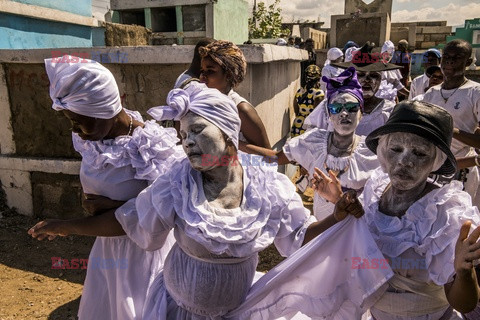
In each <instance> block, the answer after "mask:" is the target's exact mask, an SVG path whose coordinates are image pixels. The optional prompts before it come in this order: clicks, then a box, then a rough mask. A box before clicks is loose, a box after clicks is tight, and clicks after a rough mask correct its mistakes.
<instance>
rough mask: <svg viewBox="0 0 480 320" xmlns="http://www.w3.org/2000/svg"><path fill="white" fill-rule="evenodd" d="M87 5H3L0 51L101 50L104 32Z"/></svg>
mask: <svg viewBox="0 0 480 320" xmlns="http://www.w3.org/2000/svg"><path fill="white" fill-rule="evenodd" d="M91 16H92V4H91V1H90V0H86V1H54V0H17V1H1V2H0V49H31V48H65V47H81V46H102V45H104V44H105V42H104V39H103V33H104V29H103V28H102V27H101V25H100V24H99V22H98V20H96V19H93V18H92V17H91Z"/></svg>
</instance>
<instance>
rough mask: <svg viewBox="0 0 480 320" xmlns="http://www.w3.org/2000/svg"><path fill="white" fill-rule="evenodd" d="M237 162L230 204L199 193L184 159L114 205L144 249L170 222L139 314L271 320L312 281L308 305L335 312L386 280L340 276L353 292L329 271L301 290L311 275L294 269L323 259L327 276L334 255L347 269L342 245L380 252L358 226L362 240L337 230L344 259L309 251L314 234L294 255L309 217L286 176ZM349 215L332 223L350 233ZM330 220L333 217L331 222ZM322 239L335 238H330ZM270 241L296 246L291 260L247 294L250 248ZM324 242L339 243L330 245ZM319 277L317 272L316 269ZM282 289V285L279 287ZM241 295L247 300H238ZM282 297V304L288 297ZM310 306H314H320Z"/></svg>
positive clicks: (376, 275)
mask: <svg viewBox="0 0 480 320" xmlns="http://www.w3.org/2000/svg"><path fill="white" fill-rule="evenodd" d="M240 155H242V153H240ZM239 158H240V159H241V158H242V157H239ZM242 169H243V185H244V192H243V198H242V202H241V205H240V207H238V208H234V209H221V208H216V207H212V206H211V205H210V204H209V202H208V201H207V199H206V197H205V194H204V191H203V183H202V175H201V173H200V172H198V171H195V170H194V169H192V167H191V165H190V163H189V162H188V160H184V161H182V162H181V163H177V164H176V165H175V166H174V167H173V168H172V170H171V174H170V175H164V176H160V177H159V178H158V179H157V180H156V181H155V182H154V183H153V184H152V185H151V186H149V187H148V188H147V189H145V190H144V191H142V192H141V193H140V194H139V195H138V197H137V199H136V200H134V199H132V200H130V201H128V202H127V203H126V204H124V205H123V206H122V207H120V208H119V209H117V211H116V213H115V215H116V217H117V219H118V221H119V222H120V223H121V225H122V227H123V229H124V230H125V231H126V232H127V234H128V235H129V237H130V238H132V239H134V241H135V242H136V243H137V244H138V245H139V246H140V247H142V248H144V249H146V250H155V249H157V248H159V247H161V246H162V243H163V241H164V239H165V236H166V233H168V232H169V230H171V229H172V228H174V230H175V238H176V244H175V245H174V247H173V248H172V250H171V251H170V253H169V255H168V257H167V259H166V261H165V267H164V270H163V272H162V273H160V274H159V275H158V276H157V278H156V279H155V280H154V282H153V284H152V286H151V287H150V288H149V290H148V298H147V303H146V304H145V308H144V315H143V319H144V320H150V319H152V320H153V319H175V320H181V319H228V318H233V319H275V318H276V317H278V316H283V315H285V312H287V313H288V314H290V313H293V314H295V313H296V312H297V311H298V310H299V307H298V306H302V301H303V302H304V301H306V300H304V299H306V298H307V297H308V295H309V293H308V292H312V290H315V289H318V288H321V289H324V288H325V290H322V293H323V292H326V293H325V295H324V296H323V295H322V296H313V297H310V298H311V302H318V301H321V302H322V304H319V305H317V306H316V307H317V308H320V309H322V310H321V312H324V313H325V312H329V313H328V314H331V313H332V312H336V311H338V309H339V308H341V307H342V305H343V304H342V303H343V302H344V301H346V300H348V301H353V302H350V303H349V304H348V308H347V309H348V311H344V312H352V309H355V307H354V306H355V305H358V304H361V303H362V302H363V301H364V300H365V299H366V298H367V297H369V296H370V295H371V294H372V292H374V291H375V290H376V289H378V287H379V286H381V285H382V284H383V283H384V282H386V279H387V276H388V275H387V274H386V273H385V272H372V271H371V270H368V271H365V272H364V273H363V275H362V276H361V277H360V276H359V277H357V276H355V277H353V276H352V278H353V280H352V279H350V281H352V283H354V284H356V283H357V284H359V285H358V286H356V288H358V290H351V289H349V288H348V287H345V286H344V283H345V274H343V275H342V276H340V277H337V278H338V282H337V281H332V282H333V284H328V285H325V287H322V286H321V285H320V283H321V282H320V280H319V281H316V282H315V284H316V285H314V286H311V288H306V287H305V285H308V284H311V283H312V280H311V278H310V277H311V275H310V277H308V278H307V279H305V278H302V281H301V282H299V280H300V277H299V274H296V270H299V269H298V268H302V267H306V266H308V268H309V269H308V271H310V272H311V273H312V274H314V273H315V271H316V270H314V269H312V268H314V267H318V266H319V265H320V264H321V262H322V261H323V262H324V263H323V270H325V271H328V274H330V272H331V265H330V264H328V265H327V263H326V262H332V263H336V262H338V263H339V264H342V263H343V265H344V269H345V270H347V272H348V273H350V272H352V271H351V270H350V261H349V260H348V258H346V257H349V256H350V253H351V252H356V251H358V254H359V255H362V256H363V255H372V256H375V253H377V254H378V255H380V256H381V254H380V252H379V251H378V249H376V245H375V243H374V242H373V239H371V237H370V236H369V235H368V232H366V227H365V228H364V229H365V230H363V232H360V234H367V235H366V236H365V237H364V239H367V241H365V242H359V241H358V239H355V240H354V239H351V238H349V237H348V236H346V237H343V239H345V241H347V242H348V243H349V244H350V246H351V247H353V249H352V250H350V251H349V252H348V253H346V256H345V257H344V256H343V253H345V252H343V253H341V254H342V257H341V258H340V257H337V258H338V259H333V258H332V257H331V253H330V252H325V254H323V255H321V254H315V250H319V248H322V247H323V246H322V244H323V242H320V245H319V246H318V245H317V247H315V244H314V243H315V241H312V242H311V243H313V244H312V245H311V246H310V244H309V246H306V249H307V250H308V251H307V252H306V253H303V254H302V252H303V251H302V250H303V249H304V248H302V249H300V250H298V249H299V248H300V246H301V245H302V242H303V240H304V237H305V232H306V229H307V227H308V226H309V225H310V224H311V223H312V222H313V221H315V219H314V218H313V217H312V216H311V215H310V214H309V211H308V210H307V209H305V208H304V207H303V204H302V201H301V199H300V197H299V195H298V194H297V193H296V192H295V187H294V186H293V184H292V183H291V182H290V180H289V179H288V178H287V177H286V176H285V175H282V174H280V173H278V172H277V171H276V167H272V166H252V165H251V166H242ZM355 222H360V221H359V220H355V219H353V220H348V221H345V223H340V224H338V228H344V229H345V228H346V229H348V228H351V229H355V230H357V231H358V230H360V229H361V228H362V224H356V223H355ZM363 225H364V224H363ZM335 227H337V225H335V226H334V227H332V228H335ZM346 232H347V233H342V232H335V231H332V233H331V234H333V235H337V237H338V236H339V235H341V234H343V235H347V234H348V235H349V234H350V233H348V231H346ZM368 237H370V241H368ZM318 238H320V237H317V239H318ZM326 239H327V240H326V241H327V242H328V240H329V239H330V238H329V237H328V233H327V237H326ZM324 241H325V239H324ZM331 242H333V243H334V244H337V245H339V243H340V245H341V241H337V239H335V241H333V240H332V241H331ZM272 243H275V245H276V247H277V249H278V250H279V252H280V253H281V254H282V255H284V256H289V255H291V254H292V253H294V252H295V251H296V252H295V254H296V255H297V259H294V260H293V261H292V260H289V259H287V260H286V261H288V262H287V264H283V263H282V264H281V265H279V266H277V267H276V268H275V269H274V270H272V271H273V272H272V271H270V272H268V273H267V274H266V275H265V276H264V277H262V278H260V280H259V282H257V284H258V283H260V284H259V285H258V286H257V289H256V290H253V292H251V291H250V289H251V285H252V281H253V278H254V274H255V269H256V266H257V262H258V252H259V251H261V250H263V249H265V248H266V247H268V246H269V245H270V244H272ZM343 244H345V243H343ZM342 247H343V246H342ZM360 247H361V248H362V250H361V251H360V250H359V248H360ZM309 248H310V249H309ZM334 249H336V250H338V251H340V248H334ZM297 250H298V251H297ZM298 255H300V257H298ZM318 257H319V258H318ZM315 259H320V260H315ZM308 261H310V263H307V262H308ZM315 274H316V273H315ZM353 274H354V272H352V275H353ZM270 275H272V276H270ZM265 277H266V278H265ZM319 277H320V278H321V277H322V274H321V273H320V274H319ZM275 279H276V281H275ZM358 279H360V280H358ZM355 280H356V281H355ZM292 283H295V284H296V285H297V287H295V290H290V291H289V292H288V294H282V293H283V292H284V291H282V290H281V291H278V290H276V289H277V288H280V287H281V286H286V287H287V288H288V287H289V284H292ZM342 284H343V285H342ZM272 286H273V288H272ZM283 290H286V288H285V287H283ZM287 291H288V290H287ZM352 292H355V293H354V294H352ZM359 292H361V293H359ZM272 294H273V295H274V296H272ZM247 295H249V297H250V298H248V299H247V300H245V299H246V297H247ZM350 295H352V296H351V297H349V296H350ZM302 296H303V298H302ZM285 297H289V298H290V299H293V300H295V301H296V304H295V303H294V305H295V306H297V307H295V308H294V309H290V310H287V309H288V305H291V304H289V303H284V302H285V300H284V298H285ZM290 299H287V300H288V301H287V302H291V301H292V300H290ZM322 306H323V307H322ZM327 308H328V310H326V309H327ZM305 309H307V311H309V310H308V309H311V310H314V309H315V305H312V304H310V305H308V306H305ZM332 310H333V311H332ZM302 311H303V310H302ZM314 311H315V312H314V314H319V312H320V311H318V310H314ZM257 312H258V314H257ZM307 313H308V312H307ZM350 314H351V313H350ZM263 315H265V316H263Z"/></svg>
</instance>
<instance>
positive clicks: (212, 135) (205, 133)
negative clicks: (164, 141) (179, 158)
mask: <svg viewBox="0 0 480 320" xmlns="http://www.w3.org/2000/svg"><path fill="white" fill-rule="evenodd" d="M180 135H181V137H182V146H183V150H184V151H185V153H186V154H187V156H188V160H190V163H191V164H192V167H193V168H194V169H195V170H198V171H208V170H211V169H213V168H215V167H217V166H218V165H219V164H218V163H215V162H214V161H205V159H206V157H208V159H212V158H213V157H217V159H221V158H222V157H223V156H226V155H227V143H226V141H225V138H224V135H223V132H222V131H221V130H220V129H219V128H218V127H217V126H215V125H214V124H213V123H211V122H210V121H208V120H206V119H205V118H202V117H201V116H199V115H197V114H195V113H193V112H188V113H187V114H186V115H185V116H184V117H183V118H182V119H181V120H180Z"/></svg>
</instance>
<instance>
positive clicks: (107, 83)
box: [45, 56, 122, 119]
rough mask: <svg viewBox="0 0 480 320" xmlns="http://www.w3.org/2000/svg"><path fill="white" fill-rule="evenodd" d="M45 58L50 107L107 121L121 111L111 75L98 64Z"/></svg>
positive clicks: (74, 58) (81, 60)
mask: <svg viewBox="0 0 480 320" xmlns="http://www.w3.org/2000/svg"><path fill="white" fill-rule="evenodd" d="M56 60H58V62H54V61H52V59H45V69H46V70H47V75H48V79H49V80H50V98H52V101H53V105H52V108H53V109H55V110H57V111H60V110H69V111H72V112H74V113H77V114H81V115H84V116H87V117H92V118H99V119H111V118H113V117H114V116H116V115H117V114H118V113H119V112H120V111H121V110H122V104H121V101H120V94H119V92H118V87H117V83H116V82H115V78H114V77H113V75H112V73H111V72H110V71H109V70H108V69H107V68H105V67H104V66H102V65H101V64H100V63H98V62H96V61H92V60H88V59H82V58H78V57H73V56H64V57H62V58H57V59H56Z"/></svg>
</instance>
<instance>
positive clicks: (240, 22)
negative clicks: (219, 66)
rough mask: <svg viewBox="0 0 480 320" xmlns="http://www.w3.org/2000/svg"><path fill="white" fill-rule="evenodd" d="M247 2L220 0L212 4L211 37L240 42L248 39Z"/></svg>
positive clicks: (242, 0)
mask: <svg viewBox="0 0 480 320" xmlns="http://www.w3.org/2000/svg"><path fill="white" fill-rule="evenodd" d="M248 17H249V11H248V2H247V1H244V0H222V1H218V2H216V3H215V4H214V5H213V38H214V39H225V40H230V41H232V42H233V43H236V44H242V43H243V42H245V41H247V40H248Z"/></svg>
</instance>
